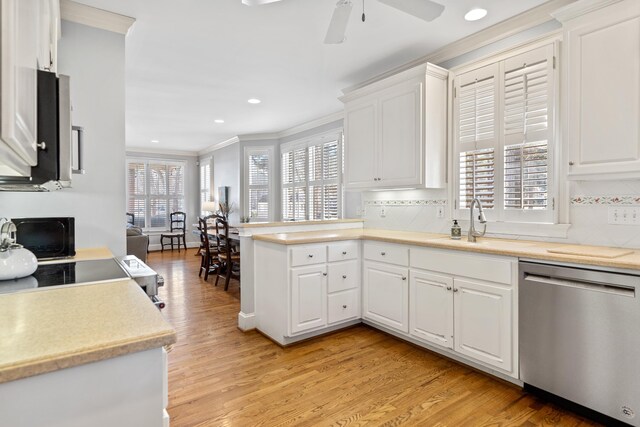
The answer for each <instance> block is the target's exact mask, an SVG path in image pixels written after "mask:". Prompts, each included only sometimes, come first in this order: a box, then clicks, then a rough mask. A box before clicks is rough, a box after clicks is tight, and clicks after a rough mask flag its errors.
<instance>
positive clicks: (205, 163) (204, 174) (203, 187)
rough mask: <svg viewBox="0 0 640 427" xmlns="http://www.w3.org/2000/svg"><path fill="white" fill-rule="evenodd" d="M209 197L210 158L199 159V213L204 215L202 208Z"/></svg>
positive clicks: (208, 200)
mask: <svg viewBox="0 0 640 427" xmlns="http://www.w3.org/2000/svg"><path fill="white" fill-rule="evenodd" d="M211 200H212V199H211V159H204V160H201V161H200V215H203V216H204V215H206V212H205V211H204V210H203V209H202V207H203V206H204V204H205V202H210V201H211Z"/></svg>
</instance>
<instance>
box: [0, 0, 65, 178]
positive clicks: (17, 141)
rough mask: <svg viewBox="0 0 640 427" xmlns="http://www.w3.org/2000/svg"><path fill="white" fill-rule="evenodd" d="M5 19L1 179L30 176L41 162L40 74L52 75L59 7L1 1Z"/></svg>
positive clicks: (52, 0) (32, 0) (39, 0)
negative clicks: (38, 124)
mask: <svg viewBox="0 0 640 427" xmlns="http://www.w3.org/2000/svg"><path fill="white" fill-rule="evenodd" d="M0 16H1V18H0V19H1V21H0V45H1V46H0V52H1V53H0V62H1V64H0V175H6V176H29V175H30V172H31V166H35V165H36V164H37V160H38V155H37V154H38V153H37V150H38V148H37V89H38V86H37V77H38V76H37V70H38V69H39V68H40V69H48V70H49V69H53V68H52V67H53V64H54V63H55V58H56V52H57V48H56V46H57V40H58V34H59V30H60V12H59V4H58V1H57V0H0ZM44 64H46V65H47V66H46V67H45V66H44Z"/></svg>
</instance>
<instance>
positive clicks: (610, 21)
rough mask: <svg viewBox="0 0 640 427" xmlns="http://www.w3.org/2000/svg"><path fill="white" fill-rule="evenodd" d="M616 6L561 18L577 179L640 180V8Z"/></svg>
mask: <svg viewBox="0 0 640 427" xmlns="http://www.w3.org/2000/svg"><path fill="white" fill-rule="evenodd" d="M611 3H612V2H611V1H601V2H594V1H589V2H584V1H579V2H576V3H573V4H571V5H569V6H567V7H565V8H563V9H561V10H560V11H558V12H557V13H556V14H555V16H556V18H557V19H558V20H560V21H562V22H563V26H564V35H565V43H564V58H565V59H566V61H567V63H566V64H565V66H564V73H565V74H564V76H565V81H566V82H567V84H566V85H565V90H564V94H563V95H564V96H563V102H564V106H563V117H564V139H565V141H567V144H568V152H567V159H566V160H567V167H568V175H569V178H572V179H618V178H639V177H640V126H638V117H640V2H639V1H637V0H624V1H620V2H613V4H611ZM602 4H611V5H609V6H606V7H600V6H599V5H602Z"/></svg>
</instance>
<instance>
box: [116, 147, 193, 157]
mask: <svg viewBox="0 0 640 427" xmlns="http://www.w3.org/2000/svg"><path fill="white" fill-rule="evenodd" d="M125 151H126V152H127V155H128V154H130V153H144V154H165V155H170V156H183V157H198V152H197V151H186V150H165V149H163V148H155V149H154V148H148V147H125Z"/></svg>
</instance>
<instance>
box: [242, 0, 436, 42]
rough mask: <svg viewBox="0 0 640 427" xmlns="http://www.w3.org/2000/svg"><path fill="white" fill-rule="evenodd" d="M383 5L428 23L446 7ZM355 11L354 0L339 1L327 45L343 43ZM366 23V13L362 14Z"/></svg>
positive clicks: (259, 0)
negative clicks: (351, 16) (350, 17)
mask: <svg viewBox="0 0 640 427" xmlns="http://www.w3.org/2000/svg"><path fill="white" fill-rule="evenodd" d="M277 1H281V0H242V3H243V4H246V5H247V6H258V5H262V4H267V3H274V2H277ZM378 1H379V2H380V3H382V4H386V5H387V6H391V7H393V8H394V9H398V10H400V11H402V12H405V13H408V14H409V15H412V16H415V17H416V18H420V19H423V20H425V21H427V22H430V21H433V20H434V19H436V18H437V17H438V16H440V15H441V14H442V11H443V10H444V6H443V5H441V4H439V3H436V2H434V1H431V0H378ZM351 9H353V2H352V0H338V3H337V4H336V8H335V10H334V11H333V16H332V17H331V22H330V23H329V29H328V30H327V35H326V37H325V38H324V42H325V43H327V44H337V43H342V42H344V40H345V37H344V35H345V32H346V30H347V24H348V22H349V16H350V15H351ZM362 20H363V21H364V13H363V14H362Z"/></svg>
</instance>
